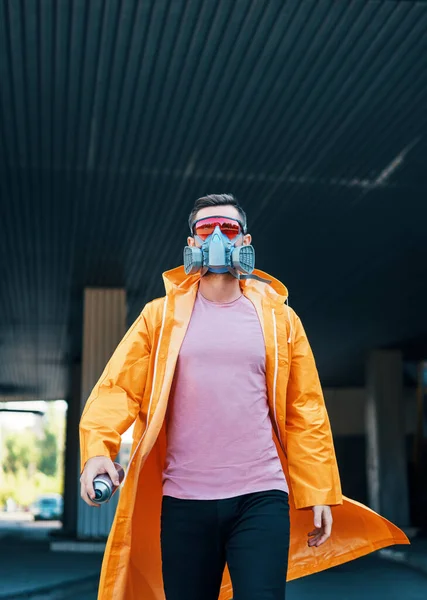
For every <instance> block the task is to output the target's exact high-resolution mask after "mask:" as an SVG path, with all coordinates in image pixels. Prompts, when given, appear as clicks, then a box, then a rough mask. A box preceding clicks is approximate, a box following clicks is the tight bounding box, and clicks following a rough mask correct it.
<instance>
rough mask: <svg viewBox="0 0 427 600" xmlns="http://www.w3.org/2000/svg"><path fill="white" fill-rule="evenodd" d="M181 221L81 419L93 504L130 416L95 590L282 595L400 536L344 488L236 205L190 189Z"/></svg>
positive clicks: (314, 387) (276, 286)
mask: <svg viewBox="0 0 427 600" xmlns="http://www.w3.org/2000/svg"><path fill="white" fill-rule="evenodd" d="M189 224H190V230H191V236H190V237H189V238H188V246H187V247H186V248H185V250H184V268H182V267H179V268H178V269H174V270H172V271H169V272H167V273H165V274H164V279H165V284H166V296H165V298H163V299H158V300H155V301H153V302H151V303H149V304H148V305H147V306H146V307H145V308H144V310H143V311H142V313H141V315H140V317H139V318H138V319H137V321H136V322H135V323H134V325H133V326H132V327H131V329H130V330H129V331H128V333H127V334H126V336H125V337H124V339H123V340H122V342H121V343H120V345H119V346H118V348H117V349H116V351H115V353H114V355H113V357H112V358H111V360H110V361H109V364H108V365H107V367H106V369H105V371H104V373H103V374H102V376H101V378H100V380H99V382H98V383H97V385H96V386H95V388H94V390H93V392H92V394H91V396H90V398H89V399H88V401H87V404H86V407H85V410H84V412H83V415H82V419H81V425H80V431H81V447H82V452H81V454H82V469H83V472H82V476H81V496H82V498H83V500H84V501H85V502H86V503H87V504H90V505H93V506H95V504H94V503H93V502H91V500H90V498H92V499H93V497H94V492H93V486H92V481H93V478H94V476H95V475H96V474H98V473H101V472H108V473H110V475H111V477H112V478H113V480H115V481H116V480H117V475H116V473H115V469H114V466H113V464H112V460H114V458H115V456H116V455H117V453H118V450H119V447H120V435H121V434H122V433H123V432H124V431H125V430H126V429H127V428H128V427H129V425H130V424H131V423H132V422H133V421H134V420H135V419H137V423H136V426H135V431H134V440H135V441H134V444H133V448H132V452H133V453H132V457H131V460H130V462H129V465H128V469H127V471H128V473H127V480H126V482H125V484H124V486H123V490H122V492H121V497H120V502H119V506H118V509H117V512H116V517H115V521H114V524H113V528H112V532H111V534H110V536H109V540H108V544H107V549H106V553H105V557H104V563H103V571H102V576H101V586H100V592H99V598H100V599H101V598H102V600H107V599H110V598H112V599H115V600H118V599H126V600H134V599H135V600H136V599H141V600H160V599H163V598H165V597H166V599H167V600H216V599H217V598H220V599H221V600H229V599H230V598H231V596H233V598H234V600H267V599H269V600H279V599H280V600H283V598H284V597H285V585H286V579H288V580H289V579H291V578H294V577H298V576H302V575H305V574H308V573H312V572H315V571H318V570H321V569H324V568H327V567H329V566H333V565H335V564H339V563H341V562H344V561H345V560H350V559H352V558H356V557H357V556H361V555H362V554H366V553H367V552H370V551H372V550H374V549H377V548H379V547H384V546H386V545H390V544H392V543H407V538H406V536H404V534H403V533H402V532H401V531H400V530H398V528H396V527H395V526H394V525H392V524H391V523H389V522H388V521H386V519H384V518H383V517H380V516H379V515H376V513H373V511H370V510H369V509H367V508H366V507H363V506H362V505H360V504H358V503H355V502H353V501H351V500H349V499H346V498H345V497H343V495H342V492H341V486H340V479H339V473H338V467H337V462H336V457H335V452H334V446H333V440H332V434H331V429H330V424H329V419H328V415H327V411H326V408H325V403H324V400H323V396H322V392H321V387H320V383H319V378H318V375H317V370H316V367H315V362H314V358H313V355H312V352H311V349H310V346H309V343H308V341H307V338H306V335H305V332H304V329H303V327H302V324H301V321H300V320H299V318H298V317H297V316H296V315H295V313H294V312H293V310H292V309H290V308H289V306H286V305H285V301H287V290H286V288H285V287H284V286H283V284H281V283H280V282H279V281H277V280H276V279H274V278H272V277H270V276H268V275H267V274H266V273H262V272H261V271H258V270H254V251H253V247H252V246H251V236H250V234H249V233H248V232H247V226H246V215H245V213H244V211H243V209H242V207H241V206H240V205H239V204H238V202H237V201H236V200H235V198H234V197H233V196H231V195H210V196H206V197H203V198H199V199H198V200H197V201H196V203H195V205H194V208H193V210H192V212H191V214H190V218H189ZM331 506H334V517H335V511H336V513H337V516H338V533H339V535H338V542H337V544H336V545H331V542H332V539H331V540H330V539H329V538H330V536H331V530H332V512H331ZM308 511H310V513H311V527H310V520H309V518H308V515H309V513H308ZM297 513H298V518H297V517H296V516H295V515H296V514H297ZM370 513H372V514H370ZM334 520H335V519H334ZM293 521H294V522H293ZM290 523H292V527H290ZM304 529H305V531H306V533H305V534H303V533H302V531H303V530H304ZM307 529H310V530H309V531H307ZM303 537H305V550H304V548H303ZM332 538H333V536H332ZM328 545H329V548H328V547H327V546H328ZM323 546H325V547H326V551H325V552H324V553H323V552H322V547H323ZM315 553H318V556H316V555H315ZM319 553H320V554H319ZM288 555H289V564H288ZM230 579H231V582H230Z"/></svg>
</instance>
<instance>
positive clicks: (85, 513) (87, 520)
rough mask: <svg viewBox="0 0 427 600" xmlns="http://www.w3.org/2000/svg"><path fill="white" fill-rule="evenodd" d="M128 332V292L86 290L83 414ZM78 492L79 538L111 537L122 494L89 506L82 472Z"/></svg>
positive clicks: (82, 387)
mask: <svg viewBox="0 0 427 600" xmlns="http://www.w3.org/2000/svg"><path fill="white" fill-rule="evenodd" d="M125 332H126V292H125V290H123V289H106V288H86V289H85V291H84V313H83V353H82V375H81V377H82V381H81V406H80V414H81V413H82V411H83V408H84V406H85V404H86V400H87V398H88V396H89V394H90V392H91V391H92V388H93V386H94V385H95V384H96V382H97V381H98V379H99V377H100V376H101V373H102V372H103V370H104V367H105V365H106V364H107V362H108V361H109V359H110V357H111V355H112V354H113V352H114V350H115V349H116V347H117V345H118V344H119V342H120V341H121V339H122V337H123V336H124V334H125ZM116 460H119V458H117V459H116ZM79 469H80V459H79ZM78 489H79V494H78V504H77V537H78V538H80V539H88V538H90V539H96V538H104V537H106V536H108V533H109V531H110V528H111V524H112V522H113V518H114V513H115V510H116V506H117V500H118V493H117V494H115V496H114V497H113V498H112V499H111V500H110V502H108V503H106V504H104V505H102V506H101V508H94V507H90V506H88V505H87V504H86V503H85V502H83V500H82V499H81V498H80V472H79V473H78Z"/></svg>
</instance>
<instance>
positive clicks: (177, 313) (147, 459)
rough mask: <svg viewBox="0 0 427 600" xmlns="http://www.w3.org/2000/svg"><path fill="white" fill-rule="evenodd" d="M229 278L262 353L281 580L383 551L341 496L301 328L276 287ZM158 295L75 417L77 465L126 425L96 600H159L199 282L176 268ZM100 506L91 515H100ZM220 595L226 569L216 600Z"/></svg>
mask: <svg viewBox="0 0 427 600" xmlns="http://www.w3.org/2000/svg"><path fill="white" fill-rule="evenodd" d="M255 273H256V274H258V275H261V276H262V277H266V278H268V279H271V281H272V283H271V284H266V283H263V282H260V281H257V280H254V279H249V280H242V281H241V282H240V284H241V288H242V292H243V294H244V295H245V296H246V297H247V298H248V299H249V300H251V301H252V303H253V304H254V306H255V309H256V311H257V313H258V317H259V319H260V322H261V326H262V330H263V333H264V340H265V346H266V380H267V392H268V403H269V408H270V416H271V422H272V425H273V438H274V441H275V443H276V446H277V450H278V452H279V456H280V459H281V462H282V466H283V470H284V473H285V475H286V478H287V481H288V484H289V505H290V522H291V529H290V549H289V563H288V576H287V580H288V581H289V580H291V579H296V578H298V577H302V576H304V575H309V574H311V573H316V572H318V571H321V570H323V569H327V568H329V567H333V566H335V565H339V564H341V563H344V562H346V561H349V560H352V559H354V558H357V557H360V556H363V555H365V554H368V553H369V552H373V551H374V550H377V549H379V548H384V547H385V546H390V545H392V544H409V540H408V538H407V537H406V535H405V534H404V533H403V532H402V531H401V530H400V529H399V528H398V527H396V526H395V525H394V524H393V523H391V522H390V521H388V520H387V519H385V518H384V517H382V516H380V515H378V514H377V513H375V512H374V511H372V510H371V509H370V508H368V507H367V506H364V505H363V504H361V503H359V502H356V501H354V500H351V499H350V498H346V497H345V496H343V495H342V493H341V485H340V478H339V472H338V466H337V462H336V456H335V450H334V445H333V439H332V433H331V428H330V423H329V418H328V414H327V411H326V408H325V403H324V400H323V395H322V391H321V387H320V383H319V378H318V374H317V370H316V366H315V362H314V358H313V354H312V352H311V349H310V345H309V343H308V341H307V337H306V335H305V332H304V329H303V326H302V324H301V321H300V320H299V318H298V317H297V315H296V314H295V312H294V311H293V310H292V309H291V308H289V307H288V306H286V305H285V301H286V300H287V296H288V293H287V290H286V288H285V286H284V285H283V284H282V283H280V281H278V280H276V279H274V278H272V277H271V276H269V275H268V274H267V273H263V272H262V271H259V270H256V271H255ZM163 279H164V282H165V287H166V295H165V297H163V298H158V299H156V300H153V301H152V302H149V303H148V304H147V305H146V306H145V307H144V309H143V311H142V313H141V314H140V316H139V317H138V318H137V320H136V321H135V322H134V324H133V325H132V327H131V328H130V329H129V330H128V332H127V333H126V335H125V336H124V338H123V340H122V341H121V342H120V344H119V345H118V347H117V349H116V350H115V352H114V354H113V356H112V357H111V359H110V361H109V362H108V364H107V366H106V367H105V370H104V372H103V373H102V375H101V377H100V379H99V381H98V383H97V384H96V385H95V387H94V389H93V391H92V393H91V395H90V397H89V398H88V400H87V403H86V406H85V408H84V411H83V414H82V417H81V422H80V440H81V469H82V470H83V467H84V465H85V463H86V461H87V460H88V459H89V458H91V457H93V456H100V455H102V456H108V457H111V459H112V460H114V459H115V457H116V455H117V454H118V452H119V448H120V442H121V434H122V433H124V432H125V431H126V429H128V427H129V426H130V425H131V424H132V423H133V422H134V421H135V420H136V423H135V427H134V433H133V445H132V451H131V458H130V461H129V465H128V469H127V474H126V478H125V482H124V484H123V487H122V490H121V493H120V499H119V503H118V506H117V510H116V514H115V518H114V522H113V525H112V528H111V532H110V535H109V537H108V542H107V546H106V549H105V554H104V560H103V566H102V573H101V581H100V587H99V595H98V599H99V600H164V598H165V596H164V592H163V583H162V571H161V552H160V510H161V498H162V468H163V464H164V460H165V456H166V434H165V413H166V408H167V405H168V396H169V391H170V389H171V384H172V380H173V376H174V370H175V365H176V361H177V358H178V354H179V350H180V347H181V344H182V341H183V339H184V336H185V333H186V329H187V326H188V323H189V321H190V317H191V313H192V309H193V305H194V301H195V297H196V293H197V289H198V283H199V280H200V275H190V276H186V275H185V273H184V269H183V267H182V266H181V267H178V268H176V269H173V270H171V271H167V272H166V273H164V274H163ZM319 504H328V505H334V506H333V508H332V517H333V527H332V535H331V537H330V538H329V539H328V540H327V541H326V542H325V543H324V544H323V545H321V546H319V547H317V548H316V547H309V546H308V545H307V539H308V538H307V533H308V532H309V531H311V529H312V528H313V511H312V510H311V508H310V507H312V506H314V505H319ZM101 510H102V509H101ZM231 597H232V586H231V582H230V577H229V573H228V569H227V568H226V569H225V571H224V577H223V582H222V587H221V592H220V595H219V600H229V599H230V598H231Z"/></svg>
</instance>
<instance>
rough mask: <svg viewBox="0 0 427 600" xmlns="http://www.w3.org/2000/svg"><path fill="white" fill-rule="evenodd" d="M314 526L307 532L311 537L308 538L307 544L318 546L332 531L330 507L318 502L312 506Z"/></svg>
mask: <svg viewBox="0 0 427 600" xmlns="http://www.w3.org/2000/svg"><path fill="white" fill-rule="evenodd" d="M313 513H314V527H315V529H313V531H310V533H309V534H308V535H309V537H311V539H309V540H308V545H309V546H320V545H321V544H323V543H324V542H326V540H327V539H328V538H329V537H330V535H331V531H332V512H331V507H330V506H327V505H324V504H320V505H318V506H313Z"/></svg>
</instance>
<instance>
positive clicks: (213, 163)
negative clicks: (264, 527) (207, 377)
mask: <svg viewBox="0 0 427 600" xmlns="http://www.w3.org/2000/svg"><path fill="white" fill-rule="evenodd" d="M426 32H427V3H426V2H420V1H418V2H415V1H414V2H411V1H378V0H372V1H369V0H354V1H347V0H340V1H339V2H338V1H335V0H334V1H332V0H331V1H329V0H318V1H315V0H289V1H284V0H277V1H273V0H272V1H270V2H261V1H256V0H254V1H249V0H223V1H215V2H213V1H211V0H193V1H190V0H188V1H184V0H170V1H166V0H150V1H148V0H147V1H144V0H142V1H136V0H67V1H64V2H58V1H55V0H38V1H37V0H26V1H25V0H21V1H19V0H9V1H7V0H2V1H1V2H0V84H1V90H0V94H1V95H0V101H1V105H0V111H1V114H0V171H1V172H0V186H1V220H0V250H1V263H0V277H1V279H0V281H1V289H0V395H1V394H4V395H20V396H25V395H28V396H31V395H35V396H41V397H46V398H58V397H64V396H66V394H67V368H68V365H69V363H70V361H71V360H74V359H75V358H76V354H78V348H79V347H80V343H81V340H80V332H81V324H80V322H79V316H80V310H81V296H82V290H83V288H84V286H85V285H91V286H93V285H100V286H116V285H123V286H126V288H127V290H128V299H129V321H131V320H132V319H134V318H135V316H136V315H137V313H138V312H139V311H140V310H141V308H142V306H143V304H144V303H145V302H146V301H147V300H149V299H151V298H152V297H155V296H159V295H162V294H163V289H162V280H161V272H162V271H163V270H165V269H168V268H171V267H174V266H176V265H177V264H180V262H181V255H182V247H183V245H184V243H185V238H186V235H187V230H186V219H187V214H188V212H189V210H190V208H191V205H192V203H193V201H194V200H195V198H197V197H198V196H201V195H203V194H206V193H221V192H232V193H235V194H236V195H237V196H238V198H239V199H240V201H241V202H242V204H243V205H244V207H245V208H246V210H247V213H248V217H249V225H250V230H251V232H252V234H253V237H254V245H255V246H256V249H257V264H258V266H259V267H260V268H262V269H265V270H267V271H269V272H271V273H272V274H274V275H276V276H277V277H279V278H280V279H282V280H283V282H284V283H285V284H286V285H287V286H288V287H289V289H290V294H291V296H290V298H291V304H292V305H293V306H294V308H295V309H296V310H297V312H298V313H299V314H300V315H301V316H302V318H303V320H304V323H305V325H306V329H307V331H308V334H309V337H310V339H311V341H312V345H313V347H314V350H315V352H316V355H317V359H318V365H319V370H320V372H321V375H322V378H323V381H324V383H325V384H327V385H351V384H360V383H362V382H363V363H364V356H365V353H366V351H367V350H368V349H369V348H373V347H404V348H405V352H406V355H407V356H409V357H418V356H421V355H423V353H425V352H426V346H427V318H426V301H425V298H426V295H427V278H426V274H427V267H426V263H427V253H426V217H427V210H426V188H427V175H426V152H427V141H426V139H427V138H426V121H427V112H426V106H427V103H426V100H427V93H426V92H427V68H426V66H427V65H426V57H427V48H426ZM424 355H425V354H424Z"/></svg>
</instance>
